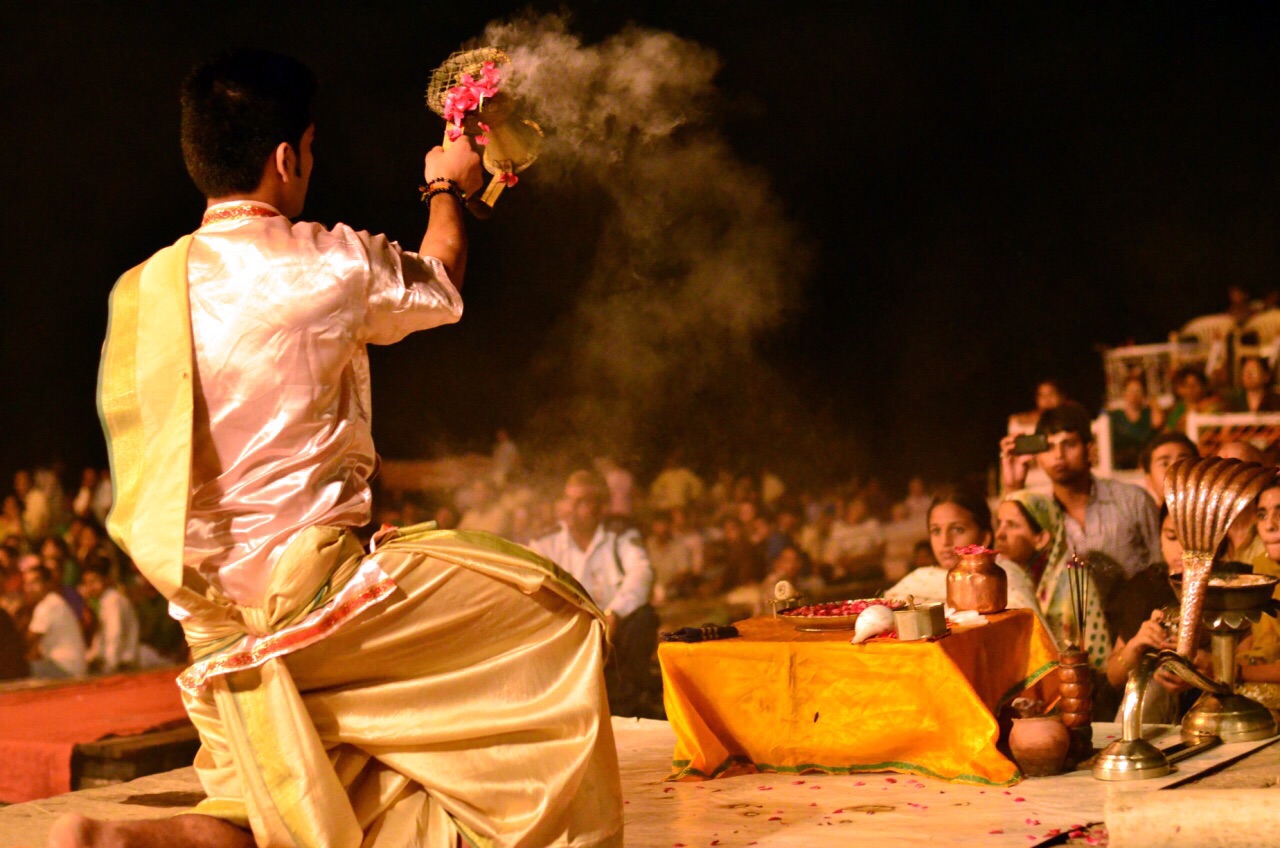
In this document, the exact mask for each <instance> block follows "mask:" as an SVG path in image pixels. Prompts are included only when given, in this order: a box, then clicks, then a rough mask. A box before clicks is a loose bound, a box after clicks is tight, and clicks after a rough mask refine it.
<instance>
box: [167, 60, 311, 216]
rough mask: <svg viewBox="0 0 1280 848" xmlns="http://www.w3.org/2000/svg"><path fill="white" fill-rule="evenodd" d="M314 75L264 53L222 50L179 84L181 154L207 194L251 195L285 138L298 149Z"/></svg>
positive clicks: (308, 119)
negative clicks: (268, 160) (222, 51)
mask: <svg viewBox="0 0 1280 848" xmlns="http://www.w3.org/2000/svg"><path fill="white" fill-rule="evenodd" d="M315 91H316V78H315V74H313V73H312V72H311V70H310V69H309V68H307V67H306V66H305V65H303V64H302V63H301V62H298V61H297V60H295V59H290V58H289V57H287V56H281V55H279V54H277V53H270V52H267V51H265V50H237V51H234V52H230V53H223V54H221V55H219V56H217V57H215V58H214V59H212V60H210V61H208V62H205V63H204V64H202V65H199V66H197V67H196V68H195V69H194V70H192V72H191V73H190V74H189V75H188V76H187V78H186V80H185V81H184V82H183V84H182V158H183V161H185V162H186V165H187V173H189V174H190V175H191V179H192V180H194V181H195V184H196V188H198V189H200V191H201V193H202V194H204V196H205V197H226V196H227V195H231V194H243V193H247V192H251V191H253V190H254V189H256V188H257V187H258V184H259V183H260V182H261V181H262V170H263V168H264V167H265V166H266V163H267V159H268V157H270V156H271V155H272V154H273V153H274V152H275V149H276V147H277V146H279V145H280V144H281V143H282V142H287V143H289V144H291V145H293V147H294V149H295V150H299V155H301V152H300V148H301V144H302V135H303V133H305V132H306V131H307V127H309V126H310V125H311V123H312V116H311V100H312V98H313V97H314V95H315Z"/></svg>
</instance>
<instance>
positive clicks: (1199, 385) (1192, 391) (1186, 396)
mask: <svg viewBox="0 0 1280 848" xmlns="http://www.w3.org/2000/svg"><path fill="white" fill-rule="evenodd" d="M1173 391H1174V393H1175V394H1177V396H1178V397H1179V398H1181V399H1182V401H1183V402H1184V403H1185V404H1186V405H1187V406H1195V405H1196V404H1198V403H1199V402H1200V401H1202V400H1204V396H1205V395H1206V394H1208V392H1209V386H1208V384H1207V383H1206V382H1205V378H1204V376H1203V375H1201V374H1199V373H1198V372H1196V371H1188V372H1187V373H1186V374H1183V375H1182V379H1180V380H1179V381H1178V382H1177V385H1175V386H1174V387H1173Z"/></svg>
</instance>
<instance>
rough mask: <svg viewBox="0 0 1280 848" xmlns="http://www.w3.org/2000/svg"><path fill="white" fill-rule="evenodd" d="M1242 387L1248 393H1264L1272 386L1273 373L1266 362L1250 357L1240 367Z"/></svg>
mask: <svg viewBox="0 0 1280 848" xmlns="http://www.w3.org/2000/svg"><path fill="white" fill-rule="evenodd" d="M1240 385H1241V386H1243V387H1244V390H1245V391H1247V392H1258V391H1262V390H1263V389H1266V388H1268V387H1270V386H1271V371H1270V369H1268V368H1267V364H1266V362H1264V361H1263V360H1261V359H1257V358H1253V357H1250V358H1249V359H1246V360H1245V361H1244V365H1242V366H1240Z"/></svg>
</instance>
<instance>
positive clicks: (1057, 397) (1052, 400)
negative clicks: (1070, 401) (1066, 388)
mask: <svg viewBox="0 0 1280 848" xmlns="http://www.w3.org/2000/svg"><path fill="white" fill-rule="evenodd" d="M1062 400H1063V398H1062V390H1061V389H1059V388H1058V386H1057V384H1056V383H1054V382H1052V381H1050V380H1045V381H1044V382H1043V383H1041V384H1040V385H1038V386H1036V409H1038V410H1040V411H1041V412H1044V411H1045V410H1046V409H1053V408H1054V407H1056V406H1061V405H1062Z"/></svg>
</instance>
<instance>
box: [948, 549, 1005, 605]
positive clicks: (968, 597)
mask: <svg viewBox="0 0 1280 848" xmlns="http://www.w3.org/2000/svg"><path fill="white" fill-rule="evenodd" d="M956 553H957V554H959V555H960V562H959V564H958V565H956V567H955V568H953V569H951V571H950V572H948V573H947V606H949V607H951V608H952V609H956V610H977V611H978V612H980V613H984V614H985V613H992V612H1000V611H1001V610H1003V609H1004V608H1005V607H1006V606H1008V604H1009V577H1008V575H1006V574H1005V573H1004V569H1003V568H1001V567H1000V566H998V565H996V552H995V551H993V550H990V549H988V548H984V547H981V546H979V545H971V546H970V547H967V548H957V549H956Z"/></svg>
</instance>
